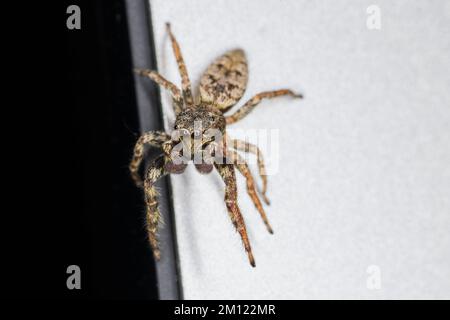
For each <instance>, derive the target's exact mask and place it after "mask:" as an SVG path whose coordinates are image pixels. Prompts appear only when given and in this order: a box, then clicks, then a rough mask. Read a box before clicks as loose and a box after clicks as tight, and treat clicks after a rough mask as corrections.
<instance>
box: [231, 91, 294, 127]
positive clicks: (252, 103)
mask: <svg viewBox="0 0 450 320" xmlns="http://www.w3.org/2000/svg"><path fill="white" fill-rule="evenodd" d="M286 95H289V96H292V97H294V98H303V96H302V95H301V94H296V93H294V92H292V91H291V90H289V89H280V90H275V91H266V92H261V93H258V94H257V95H255V96H254V97H253V98H251V99H250V100H249V101H247V102H246V103H245V104H244V105H243V106H242V107H241V108H239V109H238V110H237V111H236V112H235V113H233V114H232V115H230V116H228V117H226V118H225V120H226V121H227V124H232V123H235V122H237V121H239V120H241V119H242V118H244V117H245V116H246V115H248V114H249V113H250V112H251V111H252V110H253V109H254V108H255V107H256V106H257V105H258V104H259V103H260V102H261V100H263V99H270V98H275V97H279V96H286Z"/></svg>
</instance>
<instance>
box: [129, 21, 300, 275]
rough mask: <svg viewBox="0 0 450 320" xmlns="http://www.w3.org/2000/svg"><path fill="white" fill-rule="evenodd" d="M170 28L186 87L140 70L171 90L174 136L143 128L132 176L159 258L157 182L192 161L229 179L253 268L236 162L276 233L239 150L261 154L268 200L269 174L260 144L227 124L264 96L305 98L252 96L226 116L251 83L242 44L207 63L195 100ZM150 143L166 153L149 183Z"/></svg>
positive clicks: (229, 198) (228, 195)
mask: <svg viewBox="0 0 450 320" xmlns="http://www.w3.org/2000/svg"><path fill="white" fill-rule="evenodd" d="M167 30H168V32H169V36H170V39H171V42H172V48H173V51H174V54H175V58H176V61H177V64H178V69H179V72H180V75H181V82H182V86H181V89H182V90H181V91H180V89H178V87H177V86H175V85H174V84H173V83H171V82H169V81H168V80H166V79H165V78H163V77H162V76H161V75H159V74H158V73H157V72H155V71H151V70H143V69H137V70H135V71H136V73H138V74H139V75H141V76H145V77H149V78H150V79H152V80H153V81H155V82H156V83H157V84H159V85H161V86H162V87H164V88H165V89H167V90H169V91H170V93H171V95H172V98H173V105H174V110H175V114H176V120H175V125H174V131H173V132H172V133H171V135H169V134H167V133H165V132H160V131H150V132H146V133H144V134H143V135H142V136H141V137H140V138H139V139H138V141H137V143H136V145H135V147H134V154H133V158H132V160H131V163H130V171H131V175H132V178H133V180H134V181H135V182H136V184H137V185H138V186H143V188H144V193H145V202H146V211H147V214H146V218H147V230H148V234H149V241H150V245H151V247H152V249H153V254H154V256H155V258H156V259H157V260H159V258H160V251H159V246H158V237H157V231H158V224H159V222H160V220H161V214H160V212H159V208H158V202H157V191H156V188H155V182H156V181H157V180H158V179H159V178H161V177H163V176H164V175H166V174H170V173H173V174H179V173H182V172H183V171H184V170H185V168H186V166H187V163H188V162H189V161H192V160H193V161H194V164H195V166H196V168H197V170H198V171H199V172H200V173H209V172H211V171H212V170H213V169H214V168H215V169H216V170H217V172H218V173H219V175H220V176H221V177H222V180H223V181H224V183H225V204H226V207H227V210H228V213H229V216H230V218H231V221H232V223H233V225H234V226H235V227H236V230H237V231H238V232H239V234H240V236H241V239H242V242H243V244H244V248H245V251H246V252H247V255H248V258H249V261H250V264H251V265H252V266H253V267H254V266H255V259H254V258H253V254H252V250H251V247H250V242H249V240H248V236H247V231H246V227H245V223H244V219H243V217H242V214H241V212H240V210H239V206H238V204H237V187H236V175H235V170H234V167H236V168H237V169H238V171H239V172H240V173H241V174H242V175H243V176H244V177H245V179H246V182H247V192H248V194H249V196H250V198H251V199H252V201H253V203H254V204H255V207H256V209H257V210H258V212H259V214H260V215H261V218H262V219H263V221H264V223H265V225H266V227H267V230H268V231H269V232H270V233H273V231H272V228H271V226H270V224H269V222H268V220H267V217H266V214H265V212H264V209H263V206H262V203H261V201H260V200H259V197H258V194H257V193H256V188H255V182H254V180H253V177H252V175H251V173H250V170H249V168H248V165H247V163H246V162H245V160H244V159H243V158H242V157H241V156H240V155H239V153H238V152H237V151H243V152H250V153H253V154H255V155H256V156H257V161H258V168H259V174H260V176H261V179H262V182H263V184H262V191H261V196H262V197H263V199H264V201H265V202H266V204H269V200H268V199H267V197H266V195H265V193H266V189H267V176H266V172H265V169H264V162H263V158H262V155H261V152H260V150H259V148H258V147H257V146H255V145H252V144H250V143H247V142H244V141H241V140H233V139H229V137H227V134H226V125H228V124H232V123H234V122H237V121H239V120H240V119H242V118H244V117H245V116H246V115H247V114H248V113H250V112H251V111H252V110H253V109H254V108H255V107H256V106H257V105H258V104H259V102H260V101H261V100H262V99H265V98H274V97H277V96H283V95H290V96H292V97H297V98H302V96H301V95H298V94H294V93H293V92H292V91H291V90H288V89H281V90H275V91H268V92H262V93H260V94H257V95H255V96H254V97H253V98H251V99H250V100H249V101H248V102H246V103H245V104H244V105H243V106H242V107H241V108H239V109H238V110H237V111H236V112H235V113H233V114H231V115H230V116H225V115H224V113H225V112H227V111H228V110H229V109H230V108H231V107H233V106H234V105H235V104H236V103H237V102H238V101H239V99H240V98H241V97H242V96H243V94H244V91H245V89H246V86H247V80H248V68H247V60H246V58H245V54H244V52H243V51H242V50H240V49H238V50H232V51H229V52H227V53H225V54H224V55H223V56H221V57H219V58H218V59H216V60H215V61H214V62H213V63H212V64H211V65H210V66H209V67H208V68H207V70H206V72H205V73H204V74H203V76H202V78H201V80H200V88H199V91H200V97H199V98H200V99H199V101H194V97H193V95H192V90H191V83H190V80H189V77H188V74H187V70H186V66H185V64H184V61H183V57H182V55H181V51H180V47H179V45H178V43H177V41H176V39H175V37H174V36H173V34H172V32H171V30H170V25H169V24H167ZM145 145H150V146H153V147H157V148H161V149H162V150H163V154H162V155H160V156H159V157H157V158H156V159H155V160H154V161H153V162H152V163H151V164H150V166H149V167H148V169H147V171H146V173H145V178H144V182H142V181H141V179H140V177H139V174H138V170H139V165H140V163H141V161H142V159H143V157H144V146H145Z"/></svg>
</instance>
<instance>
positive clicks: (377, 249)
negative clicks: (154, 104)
mask: <svg viewBox="0 0 450 320" xmlns="http://www.w3.org/2000/svg"><path fill="white" fill-rule="evenodd" d="M371 4H376V5H378V6H379V7H380V9H381V30H369V29H367V27H366V19H367V13H366V9H367V7H368V6H369V5H371ZM151 9H152V19H153V25H154V29H155V42H156V48H157V59H158V65H159V71H160V72H161V73H162V74H163V75H165V76H167V77H168V78H169V79H170V80H172V81H174V82H175V83H177V84H179V83H180V81H179V76H178V74H177V69H176V64H175V60H174V58H173V55H172V51H171V47H170V43H169V41H168V37H167V34H166V32H165V26H164V23H165V22H166V21H170V22H171V23H172V27H173V31H174V33H175V35H176V36H177V38H178V40H179V42H180V45H181V48H182V52H183V55H184V58H185V61H186V63H187V68H188V71H189V74H190V77H191V80H192V81H193V83H194V84H195V85H196V84H197V83H198V80H199V78H200V75H201V73H202V72H203V71H204V69H205V68H206V67H207V65H208V64H209V63H210V62H211V61H212V60H213V59H214V58H215V57H216V56H218V55H220V54H222V53H224V52H225V51H226V50H229V49H232V48H235V47H241V48H243V49H244V50H245V51H246V53H247V58H248V60H249V69H250V80H249V83H248V87H247V91H246V94H245V96H244V98H243V99H242V100H241V101H240V103H239V104H238V106H241V105H242V103H243V102H245V101H246V100H247V99H249V98H250V97H251V96H252V95H253V94H255V93H258V92H260V91H264V90H269V89H274V88H281V87H288V88H292V89H295V90H298V91H300V92H302V93H304V94H305V97H306V99H305V100H304V101H293V100H291V99H289V98H279V99H277V100H272V101H267V102H264V103H263V104H262V105H261V106H259V107H258V108H257V109H255V111H254V112H253V113H252V114H250V115H249V116H248V117H247V118H246V119H245V120H243V121H241V122H239V123H237V124H235V125H233V128H240V129H264V128H267V129H279V130H280V131H279V134H280V154H279V156H280V165H279V171H278V173H277V174H275V175H273V176H270V177H269V191H268V195H269V198H270V199H271V200H272V205H271V206H270V207H267V206H266V210H267V213H268V216H269V219H270V221H271V223H272V226H273V227H274V230H275V234H274V235H273V236H271V235H269V234H268V233H267V231H266V230H265V228H264V225H263V223H262V222H261V221H260V217H259V215H258V213H257V211H256V209H255V208H254V207H253V204H252V203H251V201H250V199H249V197H248V196H247V193H246V188H245V184H244V180H243V179H242V177H240V176H239V175H238V179H239V184H238V188H239V190H240V194H239V204H240V207H241V210H242V212H243V215H244V218H245V221H246V224H247V228H248V231H249V236H250V241H251V244H252V246H253V252H254V255H255V259H256V264H257V267H256V268H255V269H253V268H251V267H250V265H249V263H248V260H247V257H246V255H245V252H244V249H243V247H242V245H241V242H240V239H239V236H238V234H237V233H236V232H235V231H234V228H233V227H232V225H231V223H230V220H229V218H228V215H227V212H226V208H225V204H224V202H223V183H222V182H221V180H220V178H219V176H218V174H216V173H213V174H210V175H207V176H202V175H200V174H199V173H197V172H196V171H195V169H194V168H193V167H192V166H190V167H189V168H188V169H187V170H186V172H185V174H183V175H180V176H172V183H173V188H174V198H175V199H174V201H175V214H176V227H177V232H178V234H177V237H178V244H179V249H180V259H181V272H182V279H183V288H184V295H185V298H187V299H216V298H220V299H242V298H245V299H256V298H267V299H271V298H272V299H278V298H285V299H303V298H307V299H313V298H375V299H377V298H447V299H448V298H450V199H449V197H450V166H449V163H450V109H449V108H450V91H449V88H450V60H449V57H450V36H449V35H450V5H449V2H448V1H444V0H443V1H416V2H414V3H413V2H412V1H356V0H355V1H331V0H329V1H297V0H296V1H293V0H292V1H286V0H285V1H275V0H272V1H264V2H263V1H258V0H252V1H245V2H244V1H239V0H234V1H229V0H227V1H224V0H220V1H214V2H211V1H206V0H203V1H190V2H189V3H187V2H186V1H166V0H155V1H151ZM163 105H164V109H165V112H166V116H167V118H168V119H169V120H170V119H172V117H173V113H172V111H171V105H170V99H169V98H168V95H163ZM233 110H235V109H233ZM267 152H268V151H267V149H266V150H264V153H265V155H266V158H267V157H268V155H267ZM252 169H254V170H253V172H254V173H256V172H257V171H256V167H255V166H252ZM255 178H256V181H257V182H258V183H259V182H260V180H259V178H258V177H257V176H256V175H255ZM163 254H164V253H163ZM370 265H376V266H378V267H379V268H380V271H381V289H378V290H370V289H368V288H367V286H366V281H367V278H368V276H369V274H368V273H367V268H368V266H370Z"/></svg>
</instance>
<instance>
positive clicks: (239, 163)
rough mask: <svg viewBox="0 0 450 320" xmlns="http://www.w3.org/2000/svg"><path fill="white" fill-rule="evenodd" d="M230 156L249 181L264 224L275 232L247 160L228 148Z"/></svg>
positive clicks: (249, 186)
mask: <svg viewBox="0 0 450 320" xmlns="http://www.w3.org/2000/svg"><path fill="white" fill-rule="evenodd" d="M227 154H228V157H230V158H231V160H232V162H233V164H234V165H235V166H236V167H237V168H238V170H239V172H240V173H241V174H242V175H243V176H244V177H245V179H246V181H247V193H248V195H249V196H250V198H251V199H252V201H253V204H254V205H255V207H256V209H257V210H258V212H259V214H260V216H261V218H262V220H263V221H264V224H265V225H266V228H267V231H269V233H272V234H273V230H272V227H271V226H270V223H269V220H268V219H267V216H266V213H265V212H264V209H263V206H262V204H261V201H260V200H259V198H258V195H257V194H256V190H255V181H254V180H253V177H252V174H251V173H250V169H249V168H248V164H247V162H245V160H244V159H243V158H242V157H241V156H240V155H239V154H238V153H237V152H236V151H234V150H230V149H229V150H227Z"/></svg>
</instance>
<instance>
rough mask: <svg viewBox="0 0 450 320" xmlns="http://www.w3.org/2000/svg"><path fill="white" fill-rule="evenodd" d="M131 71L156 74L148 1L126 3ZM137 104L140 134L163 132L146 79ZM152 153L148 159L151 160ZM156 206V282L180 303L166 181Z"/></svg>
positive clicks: (138, 84) (140, 82) (162, 293)
mask: <svg viewBox="0 0 450 320" xmlns="http://www.w3.org/2000/svg"><path fill="white" fill-rule="evenodd" d="M125 2H126V7H127V8H126V11H127V15H128V28H129V38H130V46H131V55H132V63H133V67H136V68H149V69H153V70H156V69H157V61H156V52H155V43H154V38H153V28H152V20H151V8H150V3H149V1H148V0H125ZM135 89H136V100H137V106H138V114H139V118H140V128H141V131H148V130H164V125H163V123H164V122H163V114H162V105H161V96H160V91H159V88H158V87H157V86H156V85H155V84H154V83H152V82H150V81H149V80H146V79H142V78H138V77H135ZM154 155H155V153H154V152H152V153H151V154H150V156H151V157H152V156H154ZM159 188H160V190H161V192H160V197H159V204H160V208H161V214H162V216H163V219H164V222H165V224H164V226H163V228H161V229H160V233H159V236H160V240H161V241H160V242H161V244H160V245H161V261H159V262H157V264H156V270H157V281H158V291H159V298H160V299H161V300H175V299H183V290H182V282H181V272H180V265H179V256H178V245H177V239H176V226H175V217H174V209H173V205H172V186H171V183H170V179H169V178H168V177H166V178H164V179H163V180H162V181H160V182H159Z"/></svg>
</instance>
